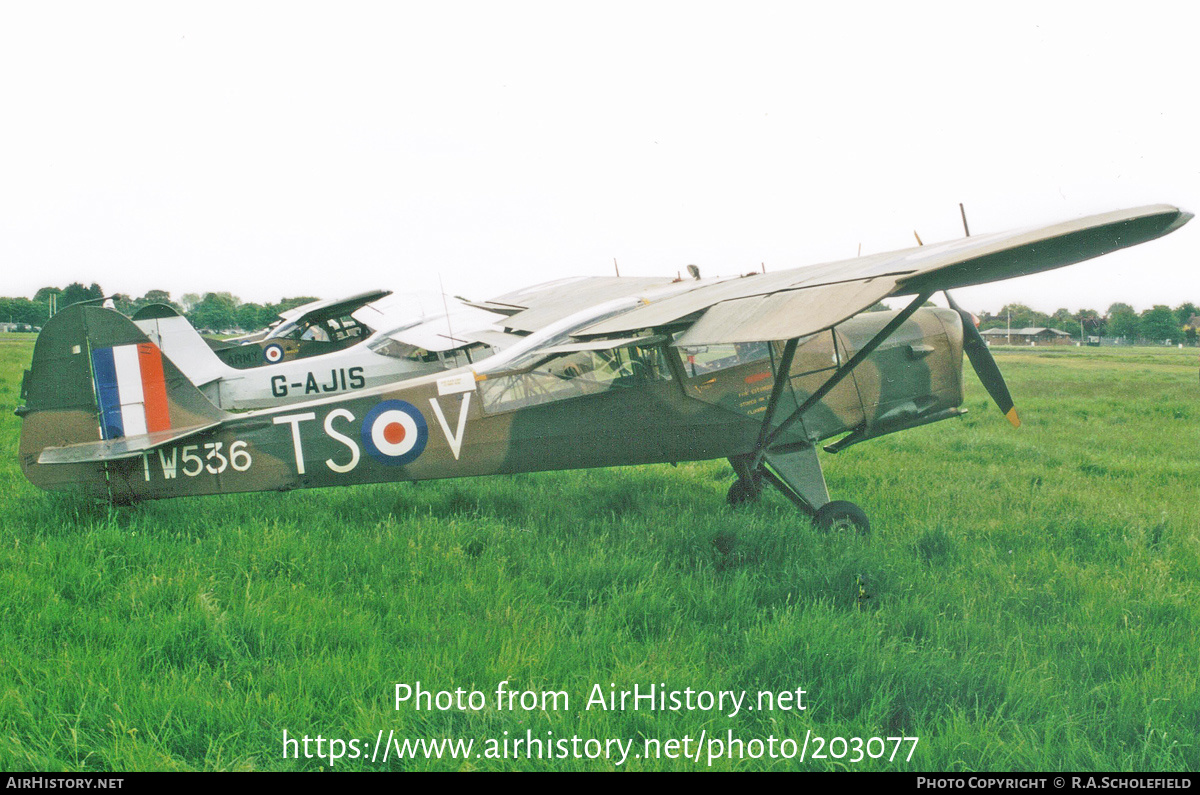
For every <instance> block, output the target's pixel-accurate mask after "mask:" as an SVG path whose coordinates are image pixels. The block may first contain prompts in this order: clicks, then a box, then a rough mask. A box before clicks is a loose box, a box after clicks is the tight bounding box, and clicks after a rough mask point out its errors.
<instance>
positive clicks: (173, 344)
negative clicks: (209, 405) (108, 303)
mask: <svg viewBox="0 0 1200 795" xmlns="http://www.w3.org/2000/svg"><path fill="white" fill-rule="evenodd" d="M133 322H134V325H136V326H137V327H138V328H140V329H141V330H142V331H143V332H145V334H146V336H147V337H149V338H150V341H151V342H153V343H154V344H155V345H157V346H158V348H159V350H161V351H162V352H163V353H164V354H166V355H167V356H169V357H171V361H172V362H174V363H175V366H176V367H178V368H179V369H180V370H181V371H182V372H183V374H184V375H186V376H187V377H188V380H189V381H191V382H192V383H193V384H195V385H196V386H197V387H198V388H199V389H200V391H201V392H203V393H204V394H205V396H206V397H208V398H209V400H211V401H212V402H214V403H217V396H218V392H217V388H216V386H215V384H214V382H216V381H220V380H221V379H222V378H228V377H230V376H231V375H234V374H235V371H234V370H233V368H231V367H230V366H229V365H227V364H225V363H224V362H223V361H221V358H220V357H219V356H217V354H216V352H215V351H214V350H213V347H212V345H211V344H209V343H208V342H207V341H206V340H205V339H204V337H202V336H200V332H198V331H196V328H195V327H194V326H193V325H192V324H191V323H189V322H188V320H187V318H185V317H183V316H182V315H180V314H179V313H178V312H176V311H175V310H174V309H172V308H171V307H169V306H167V305H165V304H151V305H149V306H146V307H143V308H142V309H140V310H138V312H137V314H135V315H134V316H133ZM210 387H211V389H210Z"/></svg>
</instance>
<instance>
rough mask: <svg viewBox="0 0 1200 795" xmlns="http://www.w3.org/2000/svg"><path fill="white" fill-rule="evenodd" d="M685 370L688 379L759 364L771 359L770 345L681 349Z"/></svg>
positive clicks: (705, 346)
mask: <svg viewBox="0 0 1200 795" xmlns="http://www.w3.org/2000/svg"><path fill="white" fill-rule="evenodd" d="M679 354H680V356H681V357H682V358H683V370H684V372H685V373H687V376H688V378H695V377H696V376H700V375H705V374H707V373H715V372H717V371H718V370H724V369H726V368H729V367H736V366H737V365H739V364H749V363H750V362H759V361H762V360H764V359H767V358H769V357H770V355H771V352H770V348H769V347H768V343H765V342H735V343H729V344H722V345H697V346H694V347H682V348H679Z"/></svg>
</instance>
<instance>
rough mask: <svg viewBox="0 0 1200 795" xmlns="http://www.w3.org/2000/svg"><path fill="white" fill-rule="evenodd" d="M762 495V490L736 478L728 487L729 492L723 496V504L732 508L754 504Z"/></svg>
mask: <svg viewBox="0 0 1200 795" xmlns="http://www.w3.org/2000/svg"><path fill="white" fill-rule="evenodd" d="M760 494H762V489H761V488H760V487H758V486H756V485H755V484H753V483H751V482H750V481H748V480H742V479H741V478H738V479H737V480H735V481H734V482H733V485H732V486H730V487H729V492H728V493H727V494H726V495H725V502H727V503H729V505H731V506H732V507H734V508H738V507H740V506H742V505H748V504H750V503H752V502H755V501H756V500H757V499H758V497H759V495H760Z"/></svg>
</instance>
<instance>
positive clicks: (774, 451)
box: [725, 444, 871, 533]
mask: <svg viewBox="0 0 1200 795" xmlns="http://www.w3.org/2000/svg"><path fill="white" fill-rule="evenodd" d="M754 458H755V456H754V455H753V454H748V455H743V456H735V457H733V458H730V459H729V463H730V464H732V465H733V471H734V472H735V473H737V480H735V481H734V482H733V485H732V486H730V487H729V493H728V494H727V495H726V496H725V500H726V501H727V502H728V503H729V504H730V505H732V506H734V507H737V506H740V505H745V504H747V503H750V502H753V501H755V500H757V499H758V498H759V496H760V495H761V494H762V490H763V488H764V487H765V486H767V485H770V486H774V487H775V488H776V489H778V490H779V491H780V492H781V493H782V494H783V495H784V496H785V497H787V498H788V499H790V500H791V501H792V502H794V503H795V504H796V505H797V506H798V507H799V508H800V509H801V510H802V511H804V512H805V513H807V514H808V515H809V516H811V517H812V522H813V526H814V527H816V528H817V529H819V530H824V531H856V532H859V533H866V532H868V531H869V530H870V529H871V523H870V521H869V520H868V519H867V515H866V514H865V513H864V512H863V509H862V508H859V507H858V506H857V505H855V504H854V503H852V502H848V501H846V500H833V501H830V499H829V491H828V490H827V489H826V488H825V475H824V474H823V473H822V472H821V462H820V461H819V460H818V459H817V450H816V448H815V447H813V446H812V445H807V444H791V445H781V446H779V447H773V448H771V449H769V450H767V451H765V452H764V453H763V454H762V457H761V461H760V462H759V464H758V466H757V467H755V466H754Z"/></svg>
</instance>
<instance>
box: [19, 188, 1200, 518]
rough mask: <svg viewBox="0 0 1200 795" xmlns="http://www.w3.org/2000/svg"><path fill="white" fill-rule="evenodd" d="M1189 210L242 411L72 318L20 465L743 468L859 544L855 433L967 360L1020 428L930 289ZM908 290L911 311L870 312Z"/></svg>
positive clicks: (115, 485)
mask: <svg viewBox="0 0 1200 795" xmlns="http://www.w3.org/2000/svg"><path fill="white" fill-rule="evenodd" d="M1190 218H1191V215H1190V214H1188V213H1185V212H1181V211H1180V210H1179V209H1177V208H1175V207H1171V206H1168V205H1154V206H1150V207H1141V208H1136V209H1132V210H1125V211H1117V212H1112V213H1105V214H1102V215H1097V216H1091V217H1088V218H1083V219H1078V220H1075V221H1068V222H1064V223H1059V224H1055V225H1052V226H1048V227H1043V228H1038V229H1031V230H1022V231H1016V232H1007V233H999V234H988V235H977V236H974V237H970V238H965V239H962V240H955V241H951V242H948V243H941V244H936V245H926V246H924V247H920V248H916V249H907V250H903V251H897V252H890V253H886V254H878V255H873V256H869V257H861V258H858V259H853V260H847V261H843V262H835V263H826V264H823V265H816V266H811V267H808V268H797V269H794V270H788V271H780V272H776V273H772V274H759V275H751V276H745V277H742V278H740V279H731V280H727V281H721V282H715V283H684V284H676V285H672V284H668V285H665V286H659V287H650V288H648V289H646V290H645V291H643V292H642V293H641V294H640V295H637V296H633V297H630V296H625V297H619V298H615V299H611V300H607V301H604V302H599V303H594V304H592V305H590V306H587V307H585V308H583V309H580V310H578V311H575V312H573V313H572V314H569V315H567V316H566V317H563V318H561V319H558V320H555V321H553V322H550V323H548V324H546V325H544V326H543V327H542V328H541V329H540V330H538V331H537V332H535V333H532V334H530V335H529V336H527V337H526V338H525V339H523V340H521V341H520V342H517V343H515V344H514V345H512V346H511V347H509V348H508V349H506V350H505V351H503V352H502V353H500V354H498V355H496V356H493V357H491V358H489V359H487V360H485V361H484V362H482V363H480V364H478V365H473V366H468V367H463V368H459V369H457V370H454V371H451V372H450V373H447V374H444V375H431V376H425V377H420V378H414V379H411V380H408V381H404V382H400V383H396V384H392V385H388V386H384V387H377V388H374V389H368V390H364V391H361V392H358V393H354V394H351V395H339V396H334V397H329V398H323V399H319V400H315V401H310V402H305V403H302V404H298V405H292V406H286V407H276V408H272V409H268V410H263V411H256V412H250V413H247V414H242V415H230V414H228V413H226V412H223V411H221V410H220V409H218V408H216V407H215V406H213V405H212V404H211V403H210V402H209V401H208V400H206V399H205V398H204V396H203V395H202V394H201V393H200V392H199V391H198V390H197V389H196V388H195V387H194V386H193V385H191V384H190V383H189V382H188V381H187V379H186V378H184V377H183V375H182V373H180V372H179V370H178V369H177V368H176V367H175V365H174V364H173V363H172V362H171V360H170V358H169V357H168V356H163V355H161V354H160V353H159V352H158V349H157V348H156V347H155V346H154V345H153V344H150V343H149V341H148V340H147V338H146V336H145V335H144V334H143V333H142V332H141V330H140V329H138V328H137V327H136V326H134V325H133V324H132V323H130V322H129V321H127V320H125V318H123V317H121V316H119V315H116V314H115V313H111V312H105V310H102V309H100V308H97V307H90V306H78V307H75V306H73V307H70V308H68V310H66V311H63V312H61V313H59V314H58V315H57V316H55V318H53V320H52V322H51V323H50V324H47V326H46V328H45V329H44V330H43V332H42V334H41V336H40V337H39V338H38V341H37V344H36V347H35V351H34V361H33V369H32V372H31V373H30V374H29V375H28V376H27V378H26V381H25V384H24V388H23V395H24V397H25V400H26V403H25V405H24V406H23V407H22V408H21V409H19V413H20V414H21V416H22V417H23V418H24V422H23V425H22V434H21V445H20V455H21V465H22V470H23V472H24V473H25V475H26V477H27V478H29V480H30V481H32V482H33V483H35V484H36V485H38V486H40V487H42V488H45V489H52V490H72V491H79V492H83V493H85V494H89V495H94V496H97V497H104V498H108V499H111V500H115V501H119V502H129V501H134V500H139V499H154V498H163V497H174V496H180V495H189V494H213V493H223V492H238V491H264V490H281V491H282V490H290V489H295V488H313V487H320V486H333V485H349V484H355V483H372V482H382V481H396V480H426V479H435V478H448V477H461V476H469V475H483V474H493V473H512V472H527V471H536V470H547V469H574V468H585V467H596V466H612V465H622V464H646V463H660V462H673V461H683V460H702V459H712V458H728V459H729V461H730V463H731V464H732V465H733V468H734V470H735V472H736V473H737V475H738V480H737V482H736V483H735V484H734V485H733V487H732V488H731V489H730V493H729V500H730V502H733V503H738V502H743V501H745V500H749V499H754V498H756V497H757V496H758V495H759V493H760V492H761V490H762V488H763V487H764V486H766V485H770V486H772V487H775V488H777V489H778V490H779V491H781V492H782V493H783V494H785V495H786V496H787V497H788V498H789V499H791V500H792V501H793V502H794V503H795V504H796V505H797V506H798V507H800V508H801V509H803V510H804V511H806V512H808V513H810V514H811V515H812V516H813V519H814V521H815V522H816V523H817V524H818V525H819V526H821V527H826V528H831V527H857V528H860V529H865V528H866V527H867V525H868V522H867V518H866V515H865V514H864V513H863V512H862V510H861V509H859V508H858V507H857V506H856V505H854V504H853V503H849V502H845V501H833V502H831V501H830V500H829V496H828V493H827V490H826V487H825V481H824V477H823V475H822V472H821V465H820V461H819V459H818V455H817V449H816V446H817V444H818V443H819V442H821V441H823V440H825V439H829V438H831V437H834V436H841V438H839V439H837V440H836V441H834V442H833V443H831V444H829V445H827V446H826V447H825V449H826V450H827V451H829V452H837V451H840V450H843V449H845V448H846V447H848V446H850V445H852V444H856V443H858V442H861V441H865V440H866V439H870V438H874V437H877V436H880V435H883V434H887V433H893V432H895V431H899V430H904V429H906V428H912V427H915V426H918V425H924V424H928V423H932V422H936V421H939V420H942V419H947V418H949V417H953V416H956V415H958V414H959V413H961V410H960V409H959V408H958V407H959V405H960V404H961V403H962V354H963V353H964V352H965V353H967V355H968V357H969V358H970V360H971V363H972V365H973V366H974V368H975V370H976V372H977V373H978V374H979V376H980V378H981V380H982V381H983V383H984V386H985V387H986V388H987V390H988V392H989V393H990V394H991V395H992V397H993V398H994V399H995V400H996V402H997V404H998V405H999V406H1000V409H1001V410H1002V411H1003V412H1004V414H1005V416H1007V417H1008V419H1009V420H1010V422H1012V423H1013V424H1014V425H1017V424H1018V420H1017V416H1016V411H1015V409H1014V407H1013V403H1012V399H1011V397H1010V396H1009V394H1008V389H1007V387H1006V386H1005V385H1004V381H1003V378H1002V377H1001V376H1000V373H999V370H998V369H997V368H996V364H995V361H994V360H993V359H992V357H991V354H990V352H989V351H988V350H987V347H986V345H984V343H983V341H982V339H981V338H980V336H979V333H978V331H977V330H976V329H975V327H974V325H973V324H972V323H971V322H970V319H969V316H968V315H967V314H966V313H965V312H963V311H961V310H958V309H956V308H951V309H948V310H946V309H928V308H922V307H923V305H924V304H925V303H926V301H927V300H928V298H929V297H930V296H931V295H932V294H933V293H934V292H936V291H941V290H949V289H953V288H956V287H962V286H969V285H974V284H981V283H985V282H990V281H995V280H999V279H1005V278H1010V277H1013V276H1018V275H1023V274H1028V273H1035V272H1039V271H1044V270H1048V269H1051V268H1056V267H1060V266H1063V265H1067V264H1071V263H1075V262H1080V261H1082V260H1086V259H1089V258H1092V257H1096V256H1099V255H1101V254H1105V253H1107V252H1110V251H1114V250H1116V249H1119V248H1124V247H1127V246H1131V245H1135V244H1138V243H1142V242H1145V241H1148V240H1152V239H1154V238H1157V237H1160V236H1162V235H1165V234H1168V233H1169V232H1171V231H1173V230H1175V229H1177V228H1178V227H1180V226H1182V225H1183V224H1184V223H1186V222H1187V221H1188V220H1189V219H1190ZM685 288H686V289H685ZM893 295H908V296H913V298H912V299H911V300H910V301H909V302H908V304H907V305H906V306H905V308H904V309H902V310H900V311H898V312H872V313H867V314H863V315H861V316H858V317H855V316H856V315H858V314H859V313H860V312H862V310H864V309H866V308H868V307H870V306H873V305H874V304H875V303H876V302H878V301H880V300H881V299H883V298H885V297H888V296H893ZM581 300H583V299H581ZM523 311H533V310H532V308H531V309H528V310H523ZM519 315H520V312H517V313H514V314H513V315H511V316H510V318H509V321H508V322H513V318H516V317H519ZM97 437H99V440H97Z"/></svg>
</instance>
